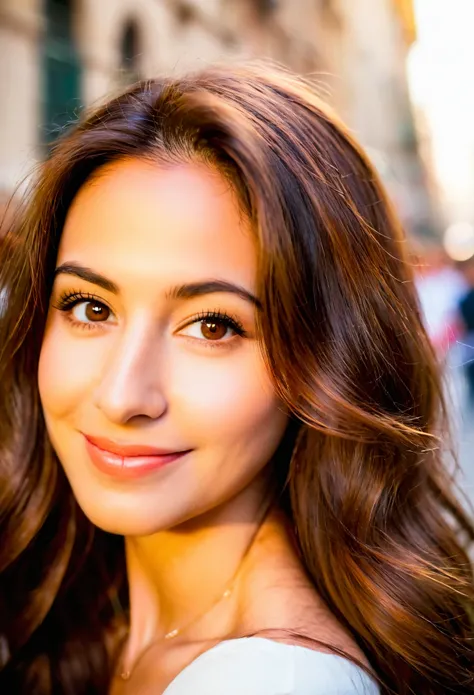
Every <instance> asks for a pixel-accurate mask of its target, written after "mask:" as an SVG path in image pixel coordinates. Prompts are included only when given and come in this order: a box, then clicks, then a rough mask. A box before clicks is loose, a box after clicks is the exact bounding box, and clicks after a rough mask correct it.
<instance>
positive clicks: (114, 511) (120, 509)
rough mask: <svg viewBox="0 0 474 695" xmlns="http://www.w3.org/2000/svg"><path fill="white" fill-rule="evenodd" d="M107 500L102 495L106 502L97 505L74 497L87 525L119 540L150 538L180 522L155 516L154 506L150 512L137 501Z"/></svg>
mask: <svg viewBox="0 0 474 695" xmlns="http://www.w3.org/2000/svg"><path fill="white" fill-rule="evenodd" d="M106 497H107V496H106V495H104V498H105V499H103V500H101V503H100V505H97V504H94V503H93V502H92V501H91V500H90V499H84V498H83V497H82V498H81V495H79V494H77V495H76V499H77V502H78V504H79V506H80V507H81V509H82V511H83V512H84V514H85V515H86V517H87V518H88V519H89V521H90V522H91V523H92V524H94V526H97V527H98V528H100V529H102V531H106V532H107V533H114V534H117V535H120V536H151V535H153V534H155V533H159V532H160V531H165V530H167V529H169V528H172V527H173V526H176V525H178V524H179V523H181V521H182V520H183V519H182V518H179V517H177V515H175V514H173V515H167V516H165V515H164V514H159V513H157V511H158V510H157V509H156V506H155V508H154V509H153V510H149V509H146V507H145V508H144V506H143V504H140V503H139V501H136V502H135V504H133V503H131V501H130V500H128V501H127V503H124V500H116V499H106Z"/></svg>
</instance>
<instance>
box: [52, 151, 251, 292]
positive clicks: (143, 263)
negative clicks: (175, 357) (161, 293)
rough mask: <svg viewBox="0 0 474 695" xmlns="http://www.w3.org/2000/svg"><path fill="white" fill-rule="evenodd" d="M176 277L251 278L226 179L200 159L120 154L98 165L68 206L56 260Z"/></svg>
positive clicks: (242, 221) (245, 240)
mask: <svg viewBox="0 0 474 695" xmlns="http://www.w3.org/2000/svg"><path fill="white" fill-rule="evenodd" d="M66 260H67V261H71V260H74V261H76V262H80V263H84V264H85V265H88V266H90V267H94V269H99V270H101V271H102V272H104V273H106V272H108V273H111V274H117V273H118V274H120V275H121V276H122V277H123V278H124V279H126V278H127V277H128V276H131V277H133V276H135V277H136V275H139V276H140V278H142V279H147V278H149V279H150V280H154V281H156V280H157V279H158V278H159V277H161V278H163V279H167V280H170V279H171V280H173V282H174V281H176V280H177V279H180V277H179V278H178V277H177V275H178V276H181V275H185V276H186V278H189V276H190V275H192V276H193V277H194V278H199V277H200V276H203V275H204V276H206V277H208V276H209V273H211V274H213V275H215V274H216V273H218V274H219V276H224V277H226V279H234V280H238V281H239V282H241V283H242V282H244V283H245V284H247V285H248V284H250V285H254V282H255V271H256V249H255V242H254V239H253V235H252V233H251V230H250V226H249V222H248V220H247V218H246V217H245V215H243V214H242V211H241V210H240V209H239V205H238V202H237V197H236V195H235V193H234V191H233V190H232V188H231V185H230V183H229V181H228V180H227V179H226V178H224V177H223V176H222V175H221V174H220V173H219V172H218V171H217V170H216V169H213V168H212V167H211V166H208V165H205V164H201V163H189V164H179V165H173V166H161V165H157V164H154V163H151V162H147V161H143V160H138V159H128V160H122V161H120V162H116V163H113V164H109V165H107V166H106V167H103V168H102V169H101V170H99V171H98V172H97V173H96V175H95V176H93V177H92V178H91V179H90V181H88V182H87V183H86V184H85V185H84V186H83V187H82V188H81V189H80V191H79V193H78V194H77V196H76V198H75V199H74V201H73V204H72V205H71V208H70V210H69V212H68V215H67V218H66V222H65V226H64V230H63V234H62V238H61V244H60V248H59V257H58V263H62V262H64V261H66Z"/></svg>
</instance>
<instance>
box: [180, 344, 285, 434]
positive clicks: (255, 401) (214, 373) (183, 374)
mask: <svg viewBox="0 0 474 695" xmlns="http://www.w3.org/2000/svg"><path fill="white" fill-rule="evenodd" d="M175 374H176V377H175V378H174V388H173V394H174V397H173V398H172V399H171V401H172V402H173V400H174V402H175V403H176V404H179V405H178V410H179V411H180V412H181V413H182V416H183V418H184V419H185V420H186V429H187V430H188V431H190V430H192V431H193V434H194V436H195V437H196V438H198V439H199V438H201V439H202V438H205V439H206V440H207V441H208V440H209V438H210V437H214V438H215V442H216V444H219V443H222V445H224V446H225V444H226V443H229V442H230V441H231V440H232V439H234V438H235V440H236V441H237V440H238V441H239V442H240V443H242V442H244V443H245V442H249V441H250V440H251V439H255V438H256V437H263V438H264V439H265V438H266V437H267V435H271V434H272V430H274V429H276V430H278V433H279V432H282V430H284V428H285V424H286V420H287V416H286V414H285V413H284V412H283V411H282V409H281V408H280V404H279V401H278V400H277V398H276V396H275V393H274V389H273V385H272V383H271V381H270V378H269V376H268V374H267V371H266V369H265V366H264V363H263V360H262V357H261V355H260V352H259V350H258V348H257V347H255V346H250V347H249V348H248V349H246V350H242V351H238V352H237V353H236V354H235V355H232V354H231V355H230V356H223V357H217V358H213V357H212V356H210V357H209V359H205V360H203V361H202V363H201V365H200V367H199V369H197V368H196V364H195V362H193V361H192V360H190V361H189V362H186V361H184V362H183V361H181V363H180V365H179V370H178V369H177V370H176V371H175ZM269 430H270V431H269ZM278 433H277V435H278ZM242 437H243V438H244V439H242ZM271 438H273V437H271Z"/></svg>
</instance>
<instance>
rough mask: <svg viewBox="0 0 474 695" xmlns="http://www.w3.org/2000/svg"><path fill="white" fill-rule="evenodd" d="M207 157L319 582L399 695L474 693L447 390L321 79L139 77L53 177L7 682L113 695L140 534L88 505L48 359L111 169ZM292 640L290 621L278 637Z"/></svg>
mask: <svg viewBox="0 0 474 695" xmlns="http://www.w3.org/2000/svg"><path fill="white" fill-rule="evenodd" d="M124 157H141V158H148V159H149V160H151V161H154V162H157V163H158V164H159V163H173V162H186V161H190V160H193V159H196V158H197V159H199V160H200V161H205V162H209V164H210V165H212V166H216V167H219V169H220V170H221V171H222V173H223V174H224V175H225V176H227V177H229V180H231V181H232V184H233V186H234V187H235V190H236V191H237V192H238V196H239V199H240V202H241V205H242V209H243V210H244V211H245V214H247V215H248V216H249V218H250V220H251V222H252V224H253V229H254V233H255V237H256V243H257V245H258V250H259V288H258V289H259V297H260V300H261V302H262V305H263V311H262V312H261V318H260V325H259V330H260V334H261V343H262V350H263V352H264V356H265V360H266V363H267V365H268V369H269V370H270V373H271V374H272V376H273V379H274V383H275V388H276V390H277V392H278V394H279V396H280V397H281V398H282V399H283V401H284V402H285V403H286V404H287V406H288V408H289V410H290V412H291V413H292V415H293V422H294V423H295V425H296V429H297V434H296V437H295V441H294V447H293V449H292V452H291V455H288V456H286V457H285V459H284V460H283V461H282V462H280V464H279V465H280V470H276V471H275V475H276V476H278V479H279V480H281V481H282V488H283V489H282V497H281V499H282V504H284V505H285V508H286V509H287V513H288V515H289V517H290V521H291V523H292V524H293V527H294V529H295V537H296V539H297V544H298V550H299V552H300V554H301V558H302V561H303V563H304V566H305V568H306V571H307V573H308V575H309V577H310V578H311V579H312V582H313V584H314V587H315V589H316V590H317V592H318V593H319V594H320V595H321V596H322V598H323V599H324V600H325V601H326V603H327V605H328V606H329V608H330V609H331V611H332V613H333V614H334V615H335V616H336V617H337V618H338V620H339V621H340V622H341V623H342V624H343V625H344V626H345V627H346V628H347V630H348V631H349V632H350V633H351V634H352V636H353V638H354V639H355V640H356V642H357V643H358V644H359V645H360V647H361V649H362V650H363V651H364V652H365V654H366V655H367V657H368V659H369V661H370V663H371V666H372V668H373V670H374V672H375V674H376V675H377V677H378V679H379V681H380V683H381V689H382V692H383V693H384V694H388V693H396V694H398V695H404V694H407V695H408V694H409V693H416V694H417V695H420V694H421V693H423V694H432V695H446V694H447V693H459V695H461V693H462V694H463V695H468V693H474V677H473V674H474V643H473V638H474V629H473V605H474V583H473V572H472V565H471V564H470V561H469V558H468V554H467V546H468V545H469V544H470V542H471V541H472V540H473V539H474V528H473V526H472V524H471V521H470V519H469V517H468V516H467V515H466V514H465V513H464V512H463V509H462V507H461V506H460V504H459V503H458V501H457V498H456V495H455V489H454V486H453V480H452V474H450V473H449V472H448V470H447V468H446V466H445V449H446V441H445V437H446V436H447V432H448V429H447V421H446V408H445V407H444V405H443V395H442V387H441V382H440V375H439V373H438V369H437V366H436V361H435V358H434V354H433V351H432V349H431V347H430V344H429V341H428V339H427V336H426V333H425V330H424V328H423V325H422V320H421V318H420V311H419V307H418V303H417V299H416V295H415V290H414V285H413V277H412V272H411V269H410V267H409V264H408V263H407V260H406V256H405V246H406V242H405V238H404V235H403V233H402V231H401V229H400V227H399V224H398V222H397V221H396V219H395V217H394V215H393V213H392V211H391V208H390V205H389V203H388V201H387V198H386V195H385V193H384V190H383V188H382V186H381V184H380V181H379V179H378V176H377V174H376V173H375V171H374V169H373V168H372V166H371V164H370V163H369V161H368V160H367V158H366V156H365V155H364V153H363V151H362V150H361V148H360V147H359V146H358V145H357V144H356V142H354V140H353V139H352V137H351V136H350V134H349V133H348V131H347V129H346V128H345V127H344V126H343V125H342V124H341V123H340V122H339V120H338V119H337V118H336V117H335V116H334V115H333V114H332V113H331V112H330V110H329V109H328V107H327V106H326V105H325V104H324V103H323V102H322V101H321V100H320V99H319V98H318V96H317V94H316V93H315V92H314V91H313V89H312V88H311V86H310V85H309V84H307V83H306V82H304V81H303V80H299V79H297V78H296V77H293V76H291V75H290V74H288V73H286V72H284V71H279V70H275V69H270V68H267V67H266V68H261V67H242V68H240V67H235V66H234V67H232V68H230V69H229V68H228V69H225V68H214V69H206V70H204V71H201V72H199V73H197V74H193V75H190V76H188V77H185V78H182V79H169V80H168V79H156V80H149V81H144V82H140V83H138V84H136V85H135V86H133V87H132V88H130V89H129V90H128V91H126V92H125V93H123V94H121V95H120V96H117V97H116V98H113V99H112V100H111V101H109V103H107V104H106V105H105V106H103V107H101V108H99V109H98V110H96V111H94V112H92V113H90V114H87V113H86V114H85V115H84V116H83V118H82V120H81V121H80V122H79V124H78V125H76V126H75V127H73V129H72V130H71V131H69V132H67V133H66V134H65V135H64V136H63V137H62V139H61V140H60V141H59V142H58V143H57V144H56V146H55V147H54V149H53V151H52V153H51V156H50V157H49V159H48V160H47V161H45V162H44V163H42V164H41V166H40V168H39V171H38V173H37V175H36V176H35V178H34V183H33V185H32V190H31V192H30V195H29V196H28V199H27V201H26V202H25V206H24V208H23V209H22V210H21V211H20V213H19V215H18V217H17V220H16V223H15V224H14V226H13V227H12V230H11V231H10V234H14V235H15V240H16V243H15V244H14V245H13V244H12V245H11V246H10V247H9V248H10V251H9V257H8V258H7V260H6V261H5V260H4V259H3V260H2V262H1V267H0V287H6V288H7V289H8V295H9V302H8V308H7V311H6V314H5V315H4V316H3V318H2V319H1V325H0V412H1V418H0V475H1V479H0V531H1V544H0V668H1V669H2V670H1V675H0V684H8V687H7V688H6V689H5V690H4V689H3V688H1V690H2V692H8V693H13V692H14V693H23V694H25V695H26V693H28V694H31V693H41V695H45V694H51V695H52V694H53V693H54V694H55V695H56V694H57V695H81V694H84V695H85V694H86V693H88V694H89V693H106V692H107V689H108V687H109V684H110V679H111V674H112V669H113V665H112V662H113V659H112V656H111V655H112V653H113V648H112V646H113V644H114V639H115V637H116V635H117V634H118V631H119V630H120V624H121V623H120V621H121V612H120V610H119V609H118V608H117V606H118V605H119V600H120V601H121V602H122V604H124V605H125V606H126V605H127V586H126V577H125V571H124V555H123V540H122V539H121V538H119V537H117V536H112V535H109V534H106V533H104V532H102V531H100V530H98V529H95V528H93V526H92V524H91V523H90V522H89V521H88V520H87V519H86V518H85V516H84V515H83V513H82V512H81V511H80V509H79V507H78V505H77V503H76V501H75V499H74V497H73V494H72V492H71V489H70V487H69V484H68V482H67V480H66V478H65V476H64V474H63V472H62V469H61V466H60V463H59V461H58V459H57V456H56V454H55V452H54V450H53V449H52V446H51V444H50V442H49V439H48V434H47V432H46V428H45V423H44V419H43V416H42V411H41V405H40V400H39V395H38V385H37V368H38V358H39V352H40V347H41V342H42V334H43V331H44V326H45V321H46V314H47V310H48V302H49V295H50V292H51V287H52V280H53V271H54V267H55V260H56V255H57V250H58V243H59V239H60V235H61V231H62V228H63V224H64V220H65V216H66V214H67V212H68V208H69V207H70V205H71V202H72V200H73V198H74V196H75V195H76V193H77V192H78V190H79V188H80V187H81V186H82V185H83V184H84V182H85V181H86V180H87V179H88V177H90V176H91V175H92V174H93V172H94V171H95V170H97V169H98V167H100V166H102V165H104V164H106V163H109V162H112V161H114V160H117V159H119V158H124ZM276 627H278V626H276Z"/></svg>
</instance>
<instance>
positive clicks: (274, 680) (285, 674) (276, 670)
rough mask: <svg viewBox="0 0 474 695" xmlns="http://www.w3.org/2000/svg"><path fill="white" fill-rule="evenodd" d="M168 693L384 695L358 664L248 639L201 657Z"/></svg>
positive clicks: (335, 657) (233, 642)
mask: <svg viewBox="0 0 474 695" xmlns="http://www.w3.org/2000/svg"><path fill="white" fill-rule="evenodd" d="M163 695H380V691H379V688H378V686H377V685H376V683H375V682H374V681H373V680H372V679H371V678H370V677H369V676H368V675H367V674H366V673H364V672H363V671H362V670H361V669H360V668H358V667H357V666H356V665H355V664H352V663H351V662H350V661H348V660H347V659H344V658H343V657H341V656H337V655H335V654H327V653H324V652H317V651H314V650H312V649H308V648H307V647H300V646H293V645H288V644H283V643H281V642H274V641H272V640H269V639H265V638H262V637H244V638H241V639H235V640H228V641H224V642H221V643H220V644H218V645H217V646H215V647H213V648H212V649H209V651H207V652H204V653H203V654H201V656H199V657H198V658H197V659H195V660H194V661H193V662H191V664H189V666H187V667H186V668H185V669H184V670H183V671H181V673H180V674H178V676H177V677H176V678H175V679H174V680H173V681H172V683H170V685H169V686H168V687H167V688H166V690H165V691H164V693H163Z"/></svg>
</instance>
